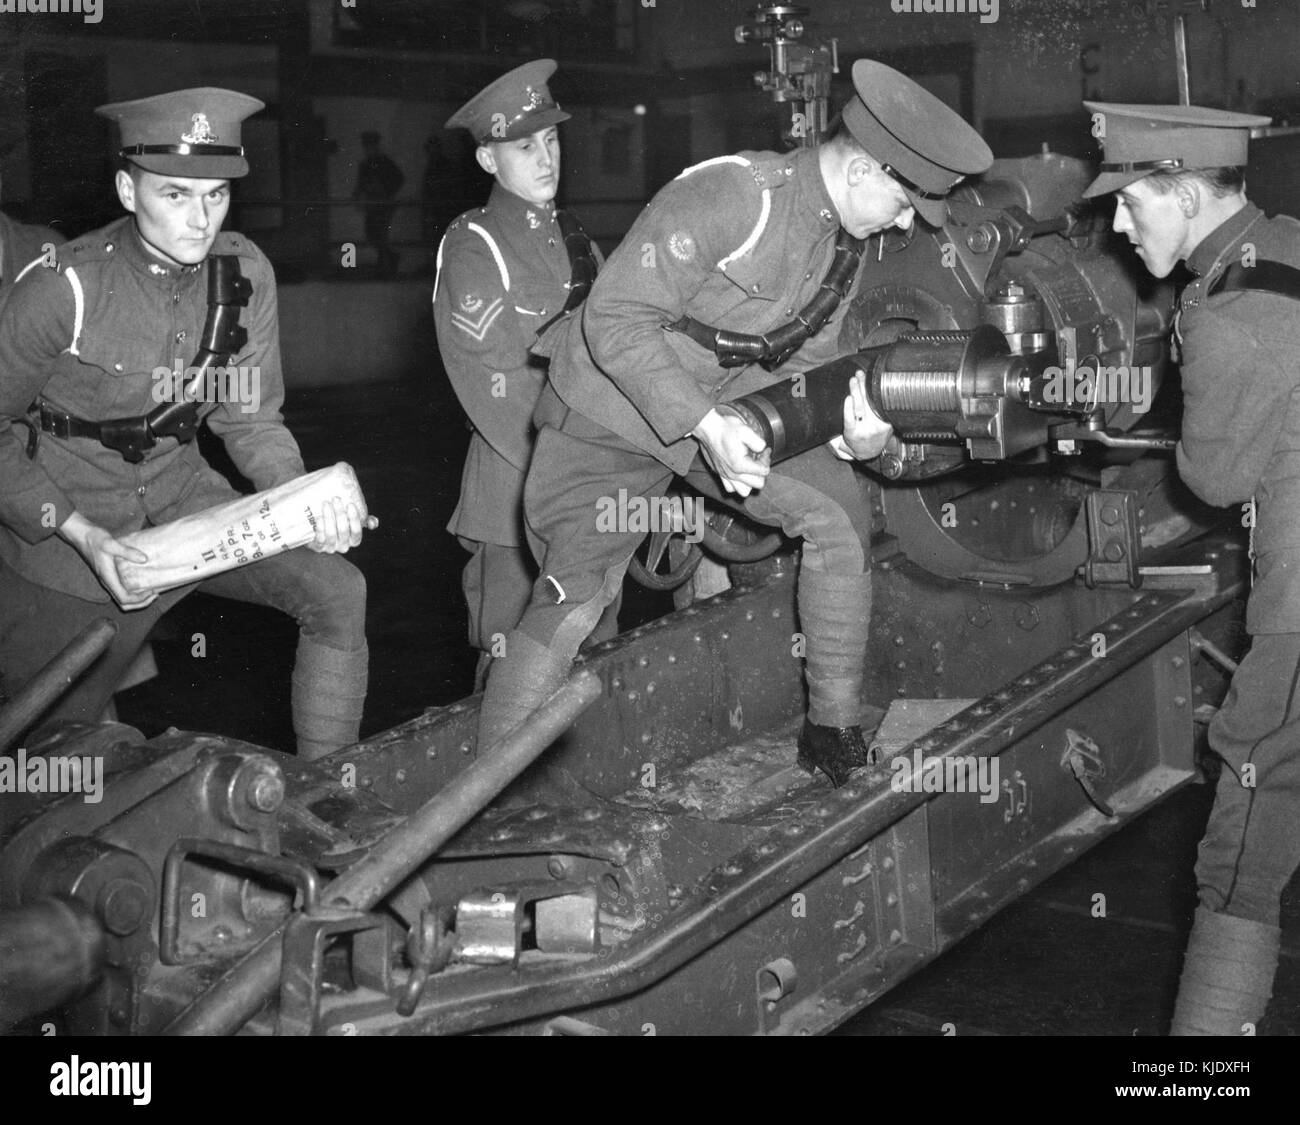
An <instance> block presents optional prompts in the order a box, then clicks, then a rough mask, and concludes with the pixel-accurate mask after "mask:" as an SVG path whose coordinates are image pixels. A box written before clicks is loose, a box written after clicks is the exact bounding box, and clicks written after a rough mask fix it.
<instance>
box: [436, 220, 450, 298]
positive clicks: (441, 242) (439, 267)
mask: <svg viewBox="0 0 1300 1125" xmlns="http://www.w3.org/2000/svg"><path fill="white" fill-rule="evenodd" d="M446 242H447V236H446V235H445V234H444V235H443V236H442V237H441V238H440V239H438V257H437V260H436V261H435V262H434V263H433V299H434V300H435V301H436V300H437V299H438V279H439V278H441V277H442V248H443V246H444V245H445V244H446Z"/></svg>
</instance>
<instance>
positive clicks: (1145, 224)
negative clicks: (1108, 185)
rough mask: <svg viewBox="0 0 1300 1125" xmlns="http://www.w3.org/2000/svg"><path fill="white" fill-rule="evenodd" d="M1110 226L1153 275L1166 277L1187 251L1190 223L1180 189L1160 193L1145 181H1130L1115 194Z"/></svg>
mask: <svg viewBox="0 0 1300 1125" xmlns="http://www.w3.org/2000/svg"><path fill="white" fill-rule="evenodd" d="M1112 225H1113V226H1114V228H1115V231H1116V232H1117V233H1118V234H1122V235H1124V236H1125V237H1126V238H1127V239H1128V240H1129V242H1131V243H1132V244H1133V246H1134V248H1135V249H1136V250H1137V253H1138V257H1139V258H1141V259H1142V262H1143V264H1144V265H1145V266H1146V268H1147V269H1148V270H1150V271H1151V274H1152V275H1153V276H1154V277H1168V276H1169V274H1170V273H1171V272H1172V270H1173V268H1174V266H1176V265H1177V264H1178V262H1179V259H1181V258H1184V257H1186V256H1187V254H1188V252H1189V250H1188V247H1187V245H1186V244H1187V239H1188V235H1189V230H1190V226H1191V224H1190V222H1189V221H1188V218H1187V215H1186V213H1185V210H1184V200H1183V198H1182V193H1181V191H1180V189H1179V188H1174V189H1172V190H1170V191H1167V192H1159V191H1156V190H1155V189H1154V188H1152V187H1151V186H1150V185H1149V184H1148V183H1147V182H1146V181H1145V180H1138V181H1137V182H1136V183H1132V184H1129V186H1128V187H1126V188H1124V189H1123V191H1118V192H1116V193H1115V220H1114V222H1113V224H1112Z"/></svg>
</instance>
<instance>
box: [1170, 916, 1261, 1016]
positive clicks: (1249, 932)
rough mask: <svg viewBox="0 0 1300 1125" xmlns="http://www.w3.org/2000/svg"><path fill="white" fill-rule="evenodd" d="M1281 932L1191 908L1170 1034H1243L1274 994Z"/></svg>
mask: <svg viewBox="0 0 1300 1125" xmlns="http://www.w3.org/2000/svg"><path fill="white" fill-rule="evenodd" d="M1281 940H1282V931H1281V929H1280V928H1279V927H1277V926H1270V925H1267V924H1266V923H1263V922H1253V921H1251V920H1250V919H1248V918H1238V917H1236V916H1234V915H1232V914H1219V913H1216V912H1215V911H1213V910H1210V909H1209V908H1208V907H1205V906H1200V907H1197V910H1196V921H1195V923H1194V924H1193V926H1192V934H1191V937H1190V938H1189V939H1188V941H1187V956H1186V957H1185V958H1184V960H1183V975H1182V979H1181V980H1180V981H1179V982H1178V1000H1177V1003H1176V1004H1175V1005H1174V1019H1173V1024H1172V1025H1171V1026H1170V1028H1169V1034H1170V1035H1242V1034H1244V1032H1243V1026H1244V1025H1245V1024H1251V1025H1257V1024H1258V1023H1259V1021H1260V1020H1261V1019H1263V1017H1264V1010H1265V1009H1266V1008H1267V1007H1268V1001H1269V997H1271V996H1272V994H1273V975H1274V974H1275V973H1276V972H1277V958H1278V949H1279V947H1280V945H1281Z"/></svg>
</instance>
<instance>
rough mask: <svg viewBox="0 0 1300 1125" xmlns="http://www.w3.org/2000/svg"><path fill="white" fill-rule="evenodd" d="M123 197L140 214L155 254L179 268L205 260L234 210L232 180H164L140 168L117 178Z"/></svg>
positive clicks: (137, 218)
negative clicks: (231, 193) (232, 204)
mask: <svg viewBox="0 0 1300 1125" xmlns="http://www.w3.org/2000/svg"><path fill="white" fill-rule="evenodd" d="M117 196H118V198H119V199H120V200H121V201H122V206H123V207H125V208H126V209H127V210H128V211H131V212H133V213H134V214H135V225H136V228H137V229H138V230H139V231H140V237H141V238H142V239H144V243H145V246H146V247H147V248H148V249H149V251H150V253H152V254H154V255H155V256H157V257H158V258H161V259H162V260H163V261H165V262H170V263H171V264H172V265H176V266H193V265H197V264H198V263H199V262H201V261H203V259H204V258H206V257H207V256H208V251H209V250H211V249H212V242H213V240H214V239H215V238H216V237H217V235H218V234H219V233H220V231H221V224H222V223H223V222H225V219H226V212H227V211H229V210H230V181H229V180H196V179H191V178H189V177H186V176H159V175H157V174H155V173H153V172H145V171H143V170H141V169H136V170H135V173H134V175H132V174H130V173H127V172H118V174H117Z"/></svg>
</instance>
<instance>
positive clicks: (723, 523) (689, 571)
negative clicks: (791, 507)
mask: <svg viewBox="0 0 1300 1125" xmlns="http://www.w3.org/2000/svg"><path fill="white" fill-rule="evenodd" d="M781 542H782V536H781V534H780V533H779V532H775V531H766V530H765V529H763V528H762V527H761V526H760V525H758V524H754V523H751V522H750V521H749V520H747V519H745V517H744V516H741V515H740V514H739V513H736V512H732V511H729V510H727V509H725V508H721V509H720V508H708V507H707V506H706V508H705V516H704V523H703V526H702V538H701V542H699V543H695V542H691V541H690V540H688V539H686V538H685V536H684V535H683V534H682V533H681V532H676V531H652V532H651V533H650V534H649V535H647V536H646V538H645V541H644V542H643V543H642V545H641V546H640V547H638V548H637V551H636V554H634V555H633V556H632V561H631V562H630V563H629V564H628V568H627V570H628V573H629V574H630V575H631V576H632V577H633V578H634V579H635V580H636V581H637V582H639V583H640V584H641V585H642V586H645V587H646V588H647V589H650V590H675V589H677V587H679V586H681V585H682V584H683V583H684V582H686V581H687V580H688V579H689V578H690V577H691V576H692V575H693V574H694V573H695V571H696V570H697V569H698V568H699V565H700V563H701V562H702V561H703V559H704V551H701V549H700V548H701V546H703V547H704V548H705V549H706V550H707V552H708V554H710V555H712V556H714V557H716V558H718V559H720V560H721V561H723V562H726V563H752V562H758V561H759V560H760V559H765V558H767V556H768V555H770V554H772V553H773V552H774V551H775V550H776V549H777V548H778V547H780V546H781Z"/></svg>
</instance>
